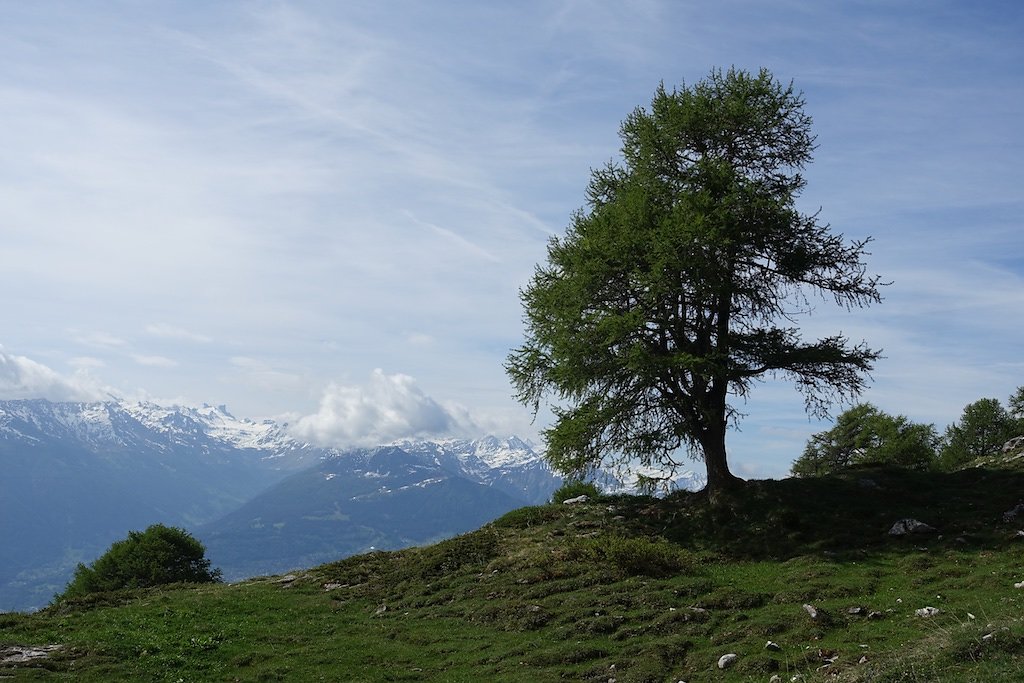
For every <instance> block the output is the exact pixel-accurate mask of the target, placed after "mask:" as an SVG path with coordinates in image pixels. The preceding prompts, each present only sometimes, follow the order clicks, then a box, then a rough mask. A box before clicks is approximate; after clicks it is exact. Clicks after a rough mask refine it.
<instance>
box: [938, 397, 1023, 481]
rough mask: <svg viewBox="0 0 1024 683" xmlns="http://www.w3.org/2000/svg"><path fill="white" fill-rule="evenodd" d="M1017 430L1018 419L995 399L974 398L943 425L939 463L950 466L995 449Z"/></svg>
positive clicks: (951, 467) (956, 465) (961, 464)
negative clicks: (942, 441) (944, 431)
mask: <svg viewBox="0 0 1024 683" xmlns="http://www.w3.org/2000/svg"><path fill="white" fill-rule="evenodd" d="M1018 393H1020V390H1018ZM1016 396H1017V394H1014V398H1015V397H1016ZM1011 401H1013V398H1011ZM1019 430H1020V423H1019V422H1018V421H1017V420H1015V419H1014V418H1013V417H1012V416H1011V415H1010V413H1008V412H1006V409H1005V408H1003V405H1002V404H1001V403H1000V402H999V399H996V398H983V399H980V400H978V401H975V402H974V403H971V404H969V405H967V406H966V407H964V412H963V414H962V415H961V416H960V420H959V421H958V422H956V423H955V424H951V425H950V426H949V427H947V428H946V437H945V444H944V445H943V447H942V451H941V453H940V455H939V457H940V460H941V463H942V467H943V469H947V470H954V469H957V468H958V467H961V466H963V465H966V464H967V463H969V462H971V461H972V460H975V459H977V458H980V457H983V456H986V455H993V454H995V453H998V452H999V450H1000V449H1001V448H1002V446H1003V444H1004V443H1006V442H1007V441H1009V440H1010V439H1012V438H1013V437H1014V436H1017V435H1018V434H1020V433H1021V431H1019Z"/></svg>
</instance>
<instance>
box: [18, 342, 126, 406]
mask: <svg viewBox="0 0 1024 683" xmlns="http://www.w3.org/2000/svg"><path fill="white" fill-rule="evenodd" d="M0 398H3V399H28V398H45V399H49V400H51V401H99V400H103V399H104V398H106V397H105V396H104V391H103V390H102V389H101V388H100V387H99V385H98V384H97V383H96V382H95V380H94V379H93V378H91V377H90V376H89V375H88V374H86V373H85V372H83V371H79V372H77V373H75V374H74V375H73V376H72V377H70V378H68V377H64V376H62V375H60V374H59V373H57V372H55V371H54V370H52V369H51V368H49V367H47V366H45V365H43V364H42V363H37V362H36V361H34V360H32V359H31V358H26V357H25V356H16V355H13V354H9V353H6V352H4V351H3V349H2V348H0Z"/></svg>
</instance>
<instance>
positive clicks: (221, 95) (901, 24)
mask: <svg viewBox="0 0 1024 683" xmlns="http://www.w3.org/2000/svg"><path fill="white" fill-rule="evenodd" d="M1021 35H1024V6H1022V5H1020V4H1019V3H1016V2H981V3H965V2H942V1H939V0H935V1H931V0H929V1H919V2H913V1H907V2H881V1H879V2H870V1H864V2H843V3H822V2H796V1H791V2H772V3H764V2H753V1H751V2H745V1H724V2H715V3H710V2H706V3H704V2H702V3H697V2H683V1H677V2H669V1H666V2H657V1H653V0H652V1H648V2H610V1H609V2H599V1H593V2H587V1H583V0H578V1H572V0H568V1H564V2H556V1H554V0H552V1H544V2H514V3H506V2H501V3H499V2H387V1H382V0H377V1H373V2H345V3H334V2H228V3H217V2H202V3H199V2H45V1H41V2H33V3H3V4H0V103H2V104H0V148H2V149H3V150H4V152H3V154H2V155H0V231H2V232H0V234H2V236H3V239H2V240H0V291H3V292H4V294H5V296H4V316H3V323H2V324H0V344H2V347H0V397H6V398H20V397H28V396H42V397H48V398H54V399H62V398H75V399H79V398H93V397H96V396H103V395H105V394H106V393H114V394H117V395H120V396H125V397H129V398H140V399H143V398H144V399H151V400H161V401H179V402H185V403H202V402H207V403H216V404H220V403H224V404H227V405H228V407H229V408H230V409H231V410H232V411H233V412H234V413H235V414H237V415H240V416H248V417H254V418H261V417H278V418H281V417H283V418H285V419H288V420H289V421H290V422H291V424H293V425H294V426H295V428H296V430H297V431H298V432H299V433H300V434H302V435H304V436H306V437H308V438H310V439H314V440H318V441H320V442H323V443H332V444H356V443H372V442H374V441H385V440H390V439H394V438H398V437H403V436H411V435H435V436H437V435H444V434H465V435H472V434H480V433H484V432H497V433H508V432H515V433H519V434H521V435H524V436H535V434H536V431H537V429H538V427H542V426H544V422H545V420H546V419H547V418H546V417H545V415H543V414H542V415H541V416H540V417H539V419H538V421H537V423H536V424H531V415H530V413H529V412H528V411H527V410H526V409H525V408H523V407H521V406H519V405H518V404H516V403H515V402H514V401H513V400H512V399H511V397H510V394H511V388H510V387H509V384H508V381H507V379H506V378H505V375H504V371H503V369H502V362H503V360H504V358H505V356H506V354H507V353H508V351H509V350H510V349H511V348H512V347H514V346H516V345H517V344H519V343H520V341H521V335H522V325H521V311H520V306H519V301H518V289H519V288H520V287H522V286H523V285H524V284H525V283H526V282H527V280H528V278H529V277H530V275H531V273H532V271H533V268H534V265H535V264H536V263H538V262H539V261H541V260H543V258H544V256H545V245H546V242H547V240H548V238H549V237H550V236H551V235H555V234H560V233H561V232H562V231H563V230H564V229H565V227H566V225H567V224H568V220H569V216H570V214H571V213H572V212H573V211H574V210H575V209H577V208H579V207H580V206H581V205H582V204H583V201H584V189H585V187H586V184H587V181H588V178H589V172H590V169H591V168H594V167H598V166H600V165H603V164H604V163H605V162H606V161H608V160H609V159H612V158H615V157H616V156H617V154H618V148H619V141H618V126H619V123H620V122H621V120H622V119H623V118H624V117H625V116H626V115H627V114H628V113H629V112H630V111H631V110H632V109H633V108H634V107H636V106H641V105H645V104H647V103H649V101H650V98H651V96H652V94H653V92H654V90H655V88H656V87H657V85H658V83H659V82H661V81H664V82H665V83H666V85H668V86H673V85H678V84H680V83H683V82H686V83H693V82H695V81H697V80H699V79H701V78H702V77H704V76H705V75H706V74H707V73H708V72H709V70H710V69H712V68H715V67H725V68H728V67H729V66H732V65H735V66H737V67H739V68H744V69H749V70H756V69H758V68H760V67H762V66H764V67H767V68H769V69H771V70H772V71H773V72H774V74H775V75H776V76H777V77H778V78H780V79H782V80H790V79H792V80H793V81H794V83H795V85H796V87H797V88H798V89H800V90H802V91H803V92H804V94H805V96H806V100H807V107H806V109H807V112H808V113H809V114H810V115H811V116H812V117H813V118H814V130H815V132H816V134H817V136H818V144H819V147H818V150H817V152H816V159H815V163H814V164H813V165H812V166H811V167H810V168H809V169H808V170H807V173H806V177H807V180H808V186H807V189H806V191H805V193H804V195H803V198H802V205H803V207H804V208H805V209H807V210H810V211H813V210H816V209H818V208H819V207H820V209H821V217H822V218H823V219H824V220H825V221H827V222H829V223H831V224H832V226H833V229H834V230H836V231H838V232H842V233H843V234H845V235H847V236H848V237H850V238H863V237H866V236H869V235H870V236H873V237H874V242H873V244H872V246H871V251H872V256H871V257H870V259H869V266H870V268H871V269H872V270H873V271H875V272H878V273H880V274H881V275H882V276H883V277H884V278H885V279H888V280H892V281H893V284H892V285H891V286H890V287H888V288H886V291H885V293H884V294H885V297H886V300H885V302H884V303H883V304H881V305H879V306H875V307H873V308H872V309H869V310H864V311H854V312H845V311H841V310H836V309H834V308H832V307H831V306H830V305H829V304H827V303H822V305H821V306H820V307H819V308H818V310H817V312H816V313H815V315H814V316H812V317H810V318H807V319H805V321H804V328H805V330H806V331H807V333H808V334H831V333H833V332H835V331H842V332H843V333H845V334H847V335H848V336H849V337H851V338H852V339H854V340H860V339H865V340H867V341H868V342H869V344H871V345H872V346H874V347H881V348H883V349H884V353H885V356H886V357H885V359H884V360H882V361H880V362H879V363H878V365H877V369H876V372H875V373H874V382H873V384H872V385H871V387H870V389H869V390H868V391H867V392H866V393H865V395H864V396H863V398H864V399H865V400H869V401H872V402H874V403H876V404H877V405H879V406H880V407H882V408H883V409H885V410H888V411H890V412H894V413H903V414H906V415H908V416H909V417H911V418H912V419H914V420H918V421H923V422H931V423H935V424H936V425H937V426H938V427H939V429H943V428H944V427H945V425H946V424H948V423H949V422H951V421H953V420H955V419H956V418H957V417H958V415H959V413H960V411H961V410H962V408H963V406H964V405H965V404H966V403H968V402H971V401H974V400H976V399H978V398H982V397H995V398H999V399H1001V400H1004V401H1005V399H1006V397H1007V396H1008V395H1009V394H1010V392H1011V391H1012V390H1013V389H1014V388H1016V387H1017V386H1019V385H1021V384H1024V359H1022V357H1021V349H1022V344H1021V337H1022V334H1021V333H1022V331H1024V230H1022V220H1024V219H1022V218H1021V216H1022V215H1024V211H1022V209H1024V189H1022V188H1024V172H1022V165H1024V163H1022V161H1021V159H1022V158H1024V144H1022V143H1024V133H1022V132H1021V126H1020V121H1021V120H1022V118H1024V76H1022V72H1024V47H1022V45H1024V42H1022V41H1021V40H1020V36H1021ZM839 409H840V410H841V407H840V408H839ZM743 410H744V411H745V412H746V413H747V414H748V417H747V418H746V419H745V420H744V421H743V422H742V424H741V427H742V429H741V431H740V432H737V433H734V434H732V435H731V436H730V440H729V445H730V451H731V458H732V463H733V467H734V469H736V471H737V472H739V473H741V474H744V475H746V476H780V475H783V474H784V473H785V472H786V471H787V470H788V468H789V464H790V462H791V461H792V459H793V458H794V457H796V456H797V455H799V453H800V451H801V450H802V448H803V445H804V443H805V442H806V439H807V437H808V436H809V435H810V434H811V433H813V432H815V431H819V430H820V429H822V428H824V427H827V424H822V423H818V422H812V421H810V420H808V418H807V417H806V415H805V414H804V411H803V403H802V399H801V397H800V396H799V394H797V392H796V391H795V390H793V389H792V387H790V386H789V385H786V384H784V383H775V382H767V383H765V384H764V385H762V386H760V387H757V388H756V389H755V391H754V393H753V395H752V397H751V400H750V401H749V403H748V404H746V405H745V406H743ZM695 467H696V468H697V469H700V466H699V465H695Z"/></svg>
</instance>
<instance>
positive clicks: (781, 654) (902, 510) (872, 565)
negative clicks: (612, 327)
mask: <svg viewBox="0 0 1024 683" xmlns="http://www.w3.org/2000/svg"><path fill="white" fill-rule="evenodd" d="M865 480H870V481H865ZM1021 502H1024V472H1021V471H1019V470H1017V471H1015V470H1012V469H1003V470H993V469H973V470H967V471H964V472H961V473H957V474H952V475H950V474H917V473H909V472H901V471H893V470H855V471H851V472H848V473H845V474H843V475H841V476H834V477H829V478H824V479H819V480H784V481H768V482H750V483H749V484H748V485H747V486H746V487H745V488H744V490H743V491H742V492H740V493H739V494H737V495H736V496H735V497H733V498H732V499H729V500H718V501H716V502H715V503H714V504H711V503H709V502H708V501H707V500H706V499H705V498H704V497H702V496H700V495H697V494H678V495H675V496H673V497H670V498H669V499H666V500H653V499H648V498H615V499H603V500H601V501H598V502H593V503H588V504H585V505H581V506H554V505H552V506H544V507H536V508H524V509H522V510H517V511H515V512H512V513H510V514H508V515H506V516H505V517H503V518H502V519H501V520H499V521H498V522H496V523H494V524H491V525H488V526H486V527H484V528H482V529H480V530H479V531H476V532H473V533H471V534H467V535H465V536H461V537H458V538H456V539H452V540H450V541H445V542H443V543H439V544H437V545H433V546H428V547H424V548H416V549H411V550H406V551H401V552H393V553H375V554H371V555H365V556H361V557H356V558H349V559H347V560H343V561H341V562H337V563H334V564H328V565H323V566H321V567H317V568H315V569H311V570H308V571H305V572H301V573H299V574H298V576H297V577H296V578H295V579H294V580H292V581H282V580H281V579H280V578H271V579H264V580H256V581H250V582H246V583H243V584H237V585H230V586H225V585H213V586H201V587H195V586H179V587H170V588H167V589H163V590H156V591H142V592H132V593H122V594H111V595H103V596H96V597H95V598H94V599H93V600H92V601H91V602H89V603H77V604H71V605H64V606H59V607H52V608H50V609H48V610H46V611H44V612H42V613H38V614H34V615H0V651H2V650H3V646H4V645H5V644H14V643H17V644H22V645H43V644H52V643H61V644H63V645H64V648H63V649H62V650H61V651H59V652H58V653H57V654H56V655H55V656H53V657H51V658H50V659H48V660H45V661H40V662H37V663H36V664H35V665H33V666H21V667H20V668H14V667H11V666H6V667H0V677H2V676H4V675H8V676H11V675H13V676H14V678H15V679H16V680H76V681H111V680H147V681H148V680H152V681H195V680H201V681H206V680H211V681H219V680H224V681H233V680H240V681H262V680H288V681H316V680H328V681H420V680H431V681H482V680H497V681H524V682H526V681H529V682H531V683H535V682H537V681H554V680H581V681H609V680H610V679H613V678H614V679H616V681H617V682H618V683H625V682H627V681H678V680H684V681H688V682H689V683H694V682H696V681H712V680H714V681H748V680H749V681H762V682H767V681H768V680H769V678H770V677H771V676H772V675H773V674H775V673H778V674H779V675H780V676H781V677H782V680H785V681H789V680H791V679H792V678H793V676H794V675H796V674H798V673H799V674H803V675H804V676H805V678H804V679H803V680H807V681H814V680H830V681H831V680H838V681H901V680H902V681H933V680H949V681H954V680H955V681H975V680H976V681H1002V680H1020V679H1022V678H1024V622H1022V621H1021V613H1022V612H1021V608H1022V605H1024V590H1018V589H1015V588H1014V583H1015V582H1019V581H1024V539H1019V538H1018V537H1017V530H1018V529H1021V528H1024V515H1021V516H1020V517H1018V518H1017V519H1015V520H1012V521H1008V522H1007V521H1004V520H1003V513H1004V512H1005V511H1007V510H1010V509H1011V508H1013V507H1014V506H1016V505H1017V504H1018V503H1021ZM901 517H916V518H918V519H920V520H922V521H925V522H927V523H929V524H931V525H933V526H935V527H937V528H938V529H939V531H940V534H941V535H932V536H920V537H915V538H909V539H908V538H903V539H897V538H891V537H889V536H888V535H887V534H886V532H887V530H888V529H889V527H890V526H891V525H892V523H893V522H894V521H895V520H897V519H899V518H901ZM805 603H809V604H812V605H814V606H815V607H816V608H817V609H818V610H819V613H820V614H819V617H818V619H817V620H812V619H811V618H810V616H809V615H808V614H807V612H806V611H805V610H804V609H803V605H804V604H805ZM925 606H934V607H938V608H940V609H941V610H942V611H941V613H940V614H939V615H938V616H935V617H932V618H929V619H924V618H921V617H917V616H915V614H914V611H915V610H916V609H918V608H921V607H925ZM851 607H863V608H865V610H867V611H876V612H878V613H879V614H880V615H881V616H880V618H868V617H867V616H864V615H855V614H849V613H848V609H849V608H851ZM768 640H771V641H774V642H776V643H778V645H779V646H780V648H781V649H780V650H778V651H772V650H766V649H765V643H766V642H767V641H768ZM727 652H734V653H737V654H738V655H739V656H740V658H739V661H738V662H737V663H736V665H735V666H733V667H732V668H730V669H728V670H727V671H719V670H718V669H717V667H716V662H717V661H718V658H719V657H720V656H721V655H722V654H725V653H727ZM833 658H835V659H833ZM830 661H832V663H831V664H830V663H829V662H830ZM798 680H799V679H798Z"/></svg>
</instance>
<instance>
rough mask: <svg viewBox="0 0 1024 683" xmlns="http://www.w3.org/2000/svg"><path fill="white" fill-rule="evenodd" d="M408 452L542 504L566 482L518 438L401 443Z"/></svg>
mask: <svg viewBox="0 0 1024 683" xmlns="http://www.w3.org/2000/svg"><path fill="white" fill-rule="evenodd" d="M394 445H395V446H397V447H398V448H401V449H402V450H404V451H405V452H407V453H410V454H412V455H415V456H417V457H419V458H422V459H424V460H425V461H427V462H431V463H433V464H436V465H437V466H438V467H441V468H443V469H445V470H447V471H450V472H452V473H454V474H457V475H459V476H462V477H465V478H467V479H470V480H472V481H477V482H479V483H481V484H484V485H485V486H490V487H493V488H495V489H498V490H499V491H503V492H504V493H507V494H509V495H510V496H512V497H514V498H519V499H522V500H523V501H524V504H529V505H539V504H541V503H545V502H547V501H548V500H550V498H551V494H552V493H554V492H555V490H556V489H557V488H558V487H559V486H560V485H561V483H562V479H561V477H559V476H558V475H557V474H555V473H554V472H553V471H552V470H551V467H550V466H549V465H548V463H547V461H545V460H544V458H543V456H542V455H541V454H539V453H538V452H537V451H536V450H535V449H534V446H533V445H532V444H531V443H529V442H526V441H523V440H522V439H519V438H518V437H515V436H511V437H507V438H504V439H500V438H498V437H495V436H487V437H484V438H483V439H477V440H470V439H443V440H439V441H398V442H396V443H395V444H394Z"/></svg>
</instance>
